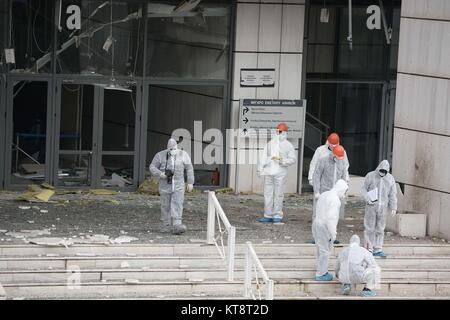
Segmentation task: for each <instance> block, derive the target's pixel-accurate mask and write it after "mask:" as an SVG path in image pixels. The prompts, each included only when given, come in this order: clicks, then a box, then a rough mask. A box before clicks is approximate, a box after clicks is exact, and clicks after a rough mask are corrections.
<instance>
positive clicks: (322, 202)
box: [312, 179, 348, 281]
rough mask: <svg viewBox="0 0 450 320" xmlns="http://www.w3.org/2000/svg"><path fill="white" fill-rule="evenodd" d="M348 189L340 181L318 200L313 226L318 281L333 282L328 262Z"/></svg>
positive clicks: (344, 183)
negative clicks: (343, 200) (340, 211)
mask: <svg viewBox="0 0 450 320" xmlns="http://www.w3.org/2000/svg"><path fill="white" fill-rule="evenodd" d="M347 189H348V185H347V183H346V182H345V181H344V180H342V179H340V180H338V181H337V182H336V184H335V185H334V187H333V188H332V189H331V190H330V191H325V192H324V193H322V194H321V195H320V196H319V199H318V200H317V213H316V218H315V219H314V221H313V224H312V233H313V237H314V240H315V243H316V247H317V253H316V277H315V279H316V280H317V281H331V280H333V276H332V275H331V274H330V273H329V272H328V260H329V257H330V250H331V248H332V247H333V242H334V240H335V239H336V233H337V224H338V220H339V210H340V208H341V199H342V198H343V197H344V196H345V193H346V192H347Z"/></svg>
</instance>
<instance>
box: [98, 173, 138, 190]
mask: <svg viewBox="0 0 450 320" xmlns="http://www.w3.org/2000/svg"><path fill="white" fill-rule="evenodd" d="M132 184H133V182H130V181H128V180H127V179H125V178H124V177H121V176H119V175H118V174H116V173H113V174H112V175H111V179H109V180H107V181H106V182H103V183H102V185H103V186H104V187H120V188H124V187H125V186H126V185H132Z"/></svg>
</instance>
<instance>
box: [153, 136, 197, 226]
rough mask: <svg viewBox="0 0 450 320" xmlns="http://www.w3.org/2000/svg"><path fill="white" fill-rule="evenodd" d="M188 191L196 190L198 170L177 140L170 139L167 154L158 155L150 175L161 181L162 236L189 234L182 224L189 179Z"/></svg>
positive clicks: (164, 151) (161, 152)
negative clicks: (196, 170)
mask: <svg viewBox="0 0 450 320" xmlns="http://www.w3.org/2000/svg"><path fill="white" fill-rule="evenodd" d="M185 171H186V176H187V191H188V192H192V190H193V189H194V168H193V166H192V162H191V158H190V157H189V155H188V154H187V152H186V151H184V150H179V149H178V146H177V142H176V141H175V139H172V138H171V139H169V141H168V143H167V150H163V151H160V152H158V153H157V154H156V155H155V157H154V158H153V161H152V163H151V164H150V172H151V174H152V175H153V176H156V177H159V194H160V200H161V229H160V231H161V232H172V233H173V234H181V233H183V232H185V231H186V226H185V225H184V224H183V223H182V215H183V202H184V190H185V179H184V172H185Z"/></svg>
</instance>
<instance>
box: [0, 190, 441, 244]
mask: <svg viewBox="0 0 450 320" xmlns="http://www.w3.org/2000/svg"><path fill="white" fill-rule="evenodd" d="M20 194H21V193H20V192H10V191H2V192H0V244H23V243H24V239H27V238H30V237H33V236H37V235H39V233H40V232H37V231H35V232H34V234H33V233H31V234H30V231H31V230H41V231H42V230H43V229H47V232H46V233H47V234H44V235H40V236H44V237H62V238H67V239H69V238H70V239H73V240H82V241H83V239H86V237H87V235H94V234H102V235H107V236H109V237H111V238H116V237H119V236H123V235H127V236H132V237H136V238H138V240H137V241H135V242H136V243H193V242H200V241H201V240H204V239H206V221H207V195H206V194H205V193H197V194H194V195H187V196H186V200H185V211H184V215H183V216H184V223H185V224H186V226H187V228H188V231H187V232H186V233H185V234H183V235H180V236H174V235H171V234H162V233H159V232H158V224H159V216H160V208H159V197H158V196H151V195H145V194H138V193H130V192H120V193H119V194H117V195H112V196H98V195H92V194H65V195H55V196H53V197H52V198H51V201H52V202H51V203H27V202H20V201H17V200H16V198H17V197H18V196H19V195H20ZM218 199H219V202H220V203H221V205H222V207H223V209H224V211H225V213H226V214H227V216H228V218H229V220H230V222H231V224H232V225H234V226H236V229H237V230H236V235H237V242H239V243H243V242H245V241H249V240H250V241H252V242H254V243H306V242H308V241H310V240H311V237H312V236H311V211H312V194H308V193H307V194H305V195H301V196H300V195H296V194H288V195H286V197H285V206H284V209H285V224H284V225H278V226H277V225H273V224H262V223H259V222H257V218H258V217H261V216H262V212H263V197H262V196H261V195H240V196H236V195H233V194H219V195H218ZM23 206H28V207H31V208H29V209H21V208H19V207H23ZM41 210H44V211H43V212H41ZM45 210H47V211H45ZM363 216H364V205H363V203H362V202H361V201H360V200H359V198H349V199H348V202H347V206H346V217H345V220H344V221H340V222H339V226H338V239H339V240H341V241H344V242H348V239H349V238H350V236H351V235H352V234H353V233H357V234H358V235H360V236H361V237H362V235H363ZM11 232H22V233H19V234H17V233H16V234H14V233H11ZM41 233H42V232H41ZM385 242H386V243H443V241H442V240H441V239H437V238H433V239H431V238H421V239H412V238H407V237H399V236H397V235H393V234H391V233H388V235H387V236H386V239H385Z"/></svg>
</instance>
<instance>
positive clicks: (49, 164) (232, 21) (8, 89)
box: [0, 0, 237, 189]
mask: <svg viewBox="0 0 450 320" xmlns="http://www.w3.org/2000/svg"><path fill="white" fill-rule="evenodd" d="M127 1H129V2H137V3H141V4H142V6H143V10H144V12H147V11H148V6H149V3H148V2H147V1H143V0H136V1H135V0H127ZM222 3H223V4H226V1H223V2H222ZM57 4H58V2H57V1H55V5H54V8H53V17H51V18H53V20H54V22H55V23H54V25H53V29H52V33H53V34H52V37H53V38H52V40H53V47H52V52H53V56H52V58H51V62H50V63H51V69H52V72H51V73H38V74H19V73H11V71H10V69H11V68H10V66H7V70H5V72H4V73H0V125H2V126H1V128H2V130H3V128H4V131H2V133H1V135H2V139H0V152H1V156H0V189H1V188H2V187H3V188H9V189H16V188H19V189H23V187H24V186H25V185H12V184H11V183H10V181H11V177H10V171H11V150H9V152H8V148H7V145H8V142H10V141H9V140H8V139H10V138H11V134H12V131H11V130H12V126H13V124H12V113H11V111H13V104H12V103H13V100H12V90H13V89H12V87H13V86H12V84H13V83H14V81H18V80H27V81H43V82H47V90H48V91H47V125H46V130H47V131H46V134H47V138H46V162H45V181H46V182H47V183H50V184H53V185H56V183H57V179H58V162H59V133H60V131H59V130H60V120H61V119H60V115H61V86H62V84H63V82H64V80H67V79H70V80H71V81H73V83H77V84H88V85H92V84H93V83H100V82H108V81H109V80H110V76H109V75H104V76H89V75H81V74H67V73H57V64H56V63H55V61H56V58H55V57H56V51H57V47H58V28H57V25H58V10H59V6H58V5H57ZM227 5H228V6H229V8H230V16H229V26H228V32H229V48H228V65H227V66H226V69H227V75H226V78H225V79H219V80H213V79H188V78H186V79H184V78H150V77H147V74H146V66H147V50H148V48H147V47H148V41H147V35H148V33H149V30H148V23H149V19H145V20H144V25H143V28H144V31H143V38H144V41H145V43H144V45H143V53H142V58H141V60H142V76H135V77H133V78H131V79H132V80H133V81H134V82H135V84H134V85H135V86H136V101H135V103H136V124H135V149H134V151H133V153H134V164H133V165H134V178H133V185H132V186H131V187H130V188H136V187H137V186H138V185H139V184H140V183H142V182H143V181H144V179H145V171H146V151H147V136H146V131H147V126H148V123H147V119H148V101H149V96H148V94H149V90H148V88H149V85H150V84H160V85H191V86H195V85H198V86H221V87H222V92H223V99H222V100H223V101H222V111H221V115H220V116H221V126H222V128H220V129H221V130H222V132H223V133H224V137H223V139H224V140H223V157H224V164H222V165H220V170H221V171H220V172H221V177H220V186H226V185H228V180H229V177H228V173H229V170H230V169H229V164H228V163H227V162H226V154H227V150H226V146H227V138H228V137H227V135H226V134H225V133H226V130H225V129H226V128H227V127H229V126H230V124H231V103H232V88H233V77H232V75H233V67H234V55H233V51H234V46H235V41H234V40H235V36H236V34H235V33H236V7H237V1H236V0H233V1H232V2H231V3H228V4H227ZM7 6H8V10H11V9H12V0H8V4H7ZM51 18H50V19H51ZM8 20H9V18H8ZM5 32H6V30H5ZM6 41H7V43H11V37H10V34H9V33H8V37H7V39H6ZM1 77H3V82H2V81H1V80H2V79H1ZM115 78H116V80H117V81H119V82H122V81H123V82H127V81H130V77H127V76H122V75H116V76H115ZM98 90H100V89H98ZM95 99H96V101H94V103H101V102H102V101H100V100H98V101H97V99H102V97H100V96H97V98H95ZM101 107H102V108H101V109H102V110H103V104H102V105H101ZM3 111H4V112H5V114H6V116H5V117H3V115H2V113H3ZM7 111H10V112H7ZM94 121H97V122H98V121H99V118H98V115H97V118H96V119H94ZM96 129H97V133H96V136H98V135H99V134H101V133H102V128H96ZM94 130H95V128H94ZM7 133H8V134H7ZM98 147H99V146H98V145H97V148H98ZM100 147H101V146H100ZM9 149H10V148H9ZM98 152H99V154H98V155H97V159H95V161H96V162H95V163H96V164H98V163H99V162H100V163H101V155H102V154H105V153H104V152H103V151H102V150H101V149H99V151H98ZM107 153H109V152H107ZM116 154H121V152H116ZM93 156H94V155H93ZM92 161H94V159H92ZM92 169H94V168H92ZM92 174H93V177H92V179H95V180H93V182H94V181H95V182H96V181H97V180H98V181H100V180H99V179H97V177H98V174H99V172H94V171H93V172H92ZM94 174H95V176H94ZM96 183H97V182H96ZM91 186H92V187H94V186H96V184H94V185H91ZM213 187H216V186H213ZM121 189H124V188H121ZM125 189H128V188H125Z"/></svg>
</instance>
